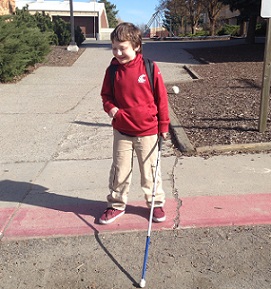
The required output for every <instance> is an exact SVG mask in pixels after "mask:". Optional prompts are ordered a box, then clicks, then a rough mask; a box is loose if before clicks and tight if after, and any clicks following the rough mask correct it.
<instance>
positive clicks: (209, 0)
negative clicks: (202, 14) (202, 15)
mask: <svg viewBox="0 0 271 289" xmlns="http://www.w3.org/2000/svg"><path fill="white" fill-rule="evenodd" d="M202 3H203V6H204V7H205V9H206V12H207V15H208V18H209V22H210V35H211V36H213V35H215V26H216V21H217V18H218V16H219V13H220V11H221V9H222V7H223V4H222V3H221V2H220V1H219V0H204V1H203V2H202Z"/></svg>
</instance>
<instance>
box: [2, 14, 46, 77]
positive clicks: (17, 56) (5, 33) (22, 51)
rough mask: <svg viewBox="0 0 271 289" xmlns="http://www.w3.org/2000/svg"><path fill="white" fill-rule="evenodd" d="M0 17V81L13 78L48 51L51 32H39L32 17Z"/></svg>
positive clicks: (40, 60) (41, 59)
mask: <svg viewBox="0 0 271 289" xmlns="http://www.w3.org/2000/svg"><path fill="white" fill-rule="evenodd" d="M21 16H22V15H19V17H18V18H17V17H16V14H15V15H14V16H10V17H0V81H1V82H7V81H11V80H13V79H14V78H15V77H16V76H19V75H21V74H23V73H24V72H25V70H26V69H27V68H28V66H31V65H34V64H35V63H38V62H42V61H43V59H44V57H45V56H46V55H47V54H48V52H49V51H50V37H51V33H49V32H43V33H42V32H41V31H40V29H39V28H38V27H37V26H36V25H34V23H35V22H32V20H33V18H32V17H21Z"/></svg>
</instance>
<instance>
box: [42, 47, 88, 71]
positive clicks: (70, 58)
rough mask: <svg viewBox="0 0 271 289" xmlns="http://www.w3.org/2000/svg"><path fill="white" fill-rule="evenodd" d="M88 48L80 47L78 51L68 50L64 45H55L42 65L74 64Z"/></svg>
mask: <svg viewBox="0 0 271 289" xmlns="http://www.w3.org/2000/svg"><path fill="white" fill-rule="evenodd" d="M85 49H86V48H81V47H79V50H78V52H73V51H68V50H67V48H66V47H64V46H53V47H52V50H51V52H50V53H49V54H48V55H47V56H46V59H45V61H44V62H43V64H41V65H45V66H72V65H73V64H74V62H75V61H76V60H77V59H78V58H79V57H80V55H81V54H82V53H83V52H84V51H85Z"/></svg>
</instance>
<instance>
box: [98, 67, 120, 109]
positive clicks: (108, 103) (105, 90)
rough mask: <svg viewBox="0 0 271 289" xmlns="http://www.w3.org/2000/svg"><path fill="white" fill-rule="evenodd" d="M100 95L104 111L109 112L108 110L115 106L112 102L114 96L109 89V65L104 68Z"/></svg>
mask: <svg viewBox="0 0 271 289" xmlns="http://www.w3.org/2000/svg"><path fill="white" fill-rule="evenodd" d="M101 97H102V102H103V108H104V111H105V112H106V113H109V111H110V110H111V109H112V108H113V107H115V106H116V105H115V103H114V96H113V93H112V89H111V80H110V72H109V67H108V68H107V69H106V72H105V76H104V80H103V85H102V90H101Z"/></svg>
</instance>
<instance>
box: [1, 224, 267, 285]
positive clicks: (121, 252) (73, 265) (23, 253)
mask: <svg viewBox="0 0 271 289" xmlns="http://www.w3.org/2000/svg"><path fill="white" fill-rule="evenodd" d="M270 234H271V227H270V226H267V225H266V226H257V227H253V226H244V227H222V228H201V229H192V228H191V229H189V230H187V229H186V230H176V231H174V230H173V231H172V230H170V231H159V232H153V233H152V236H151V244H150V248H149V258H148V266H147V274H146V282H147V284H146V288H157V289H164V288H169V289H175V288H192V289H196V288H200V289H217V288H220V289H226V288H238V289H239V288H244V289H245V288H261V289H269V288H270V282H271V274H270V270H271V269H270V262H271V255H270V237H271V235H270ZM145 236H146V232H130V233H125V234H124V233H123V234H102V235H100V234H97V235H95V236H78V237H70V238H57V239H38V240H35V239H33V240H25V241H20V242H17V241H14V242H0V250H1V260H0V278H1V285H0V288H22V289H23V288H25V289H29V288H55V289H58V288H59V289H60V288H65V289H75V288H76V289H79V288H80V289H83V288H85V289H87V288H88V289H111V288H115V289H120V288H129V289H133V288H139V287H138V282H139V281H140V279H141V270H142V264H143V256H144V248H145V238H146V237H145ZM11 284H12V285H11Z"/></svg>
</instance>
